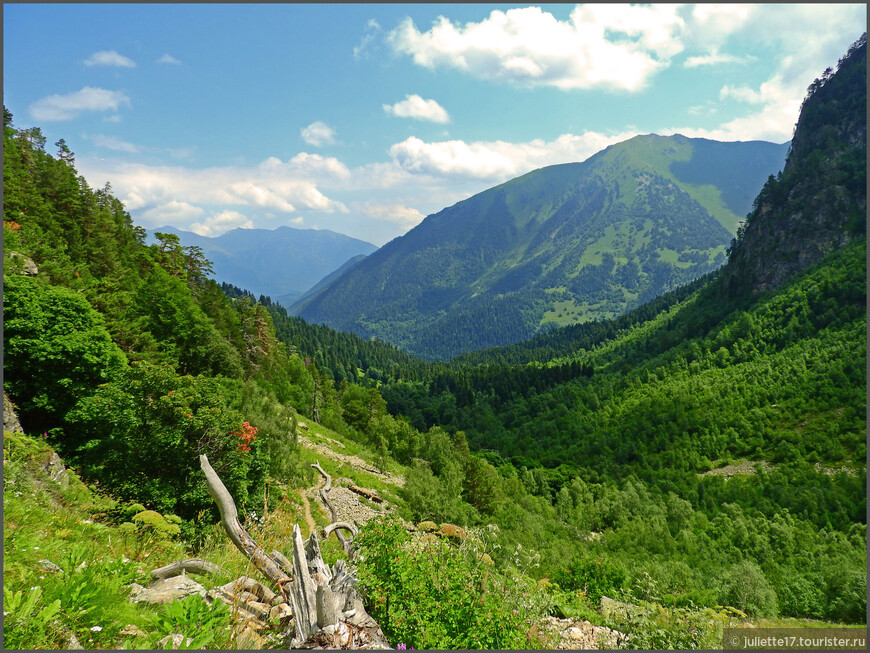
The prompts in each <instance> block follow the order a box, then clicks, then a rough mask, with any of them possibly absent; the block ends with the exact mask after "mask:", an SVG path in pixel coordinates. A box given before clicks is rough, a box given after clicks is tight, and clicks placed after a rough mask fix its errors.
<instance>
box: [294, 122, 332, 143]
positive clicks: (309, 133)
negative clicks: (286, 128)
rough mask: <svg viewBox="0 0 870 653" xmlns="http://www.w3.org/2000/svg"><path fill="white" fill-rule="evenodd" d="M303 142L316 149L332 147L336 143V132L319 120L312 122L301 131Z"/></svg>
mask: <svg viewBox="0 0 870 653" xmlns="http://www.w3.org/2000/svg"><path fill="white" fill-rule="evenodd" d="M300 133H301V134H302V140H304V141H305V142H306V143H308V144H309V145H313V146H314V147H322V146H323V145H332V144H333V143H335V130H334V129H333V128H332V127H330V126H329V125H327V124H326V123H325V122H321V121H319V120H317V121H315V122H312V123H311V124H310V125H308V126H307V127H303V128H302V129H301V130H300Z"/></svg>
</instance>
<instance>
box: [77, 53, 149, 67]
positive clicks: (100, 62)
mask: <svg viewBox="0 0 870 653" xmlns="http://www.w3.org/2000/svg"><path fill="white" fill-rule="evenodd" d="M82 63H84V64H85V65H86V66H116V67H119V68H135V67H136V64H135V63H134V61H133V60H132V59H130V58H129V57H125V56H124V55H123V54H118V53H117V52H115V51H114V50H100V51H99V52H94V53H93V54H92V55H91V56H90V57H88V58H87V59H85V60H84V61H83V62H82Z"/></svg>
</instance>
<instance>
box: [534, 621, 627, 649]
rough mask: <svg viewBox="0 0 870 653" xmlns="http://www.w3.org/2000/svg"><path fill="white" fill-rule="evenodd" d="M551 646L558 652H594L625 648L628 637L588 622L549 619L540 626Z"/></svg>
mask: <svg viewBox="0 0 870 653" xmlns="http://www.w3.org/2000/svg"><path fill="white" fill-rule="evenodd" d="M540 627H541V630H542V632H543V634H544V635H545V636H547V638H548V639H549V645H550V646H551V647H552V648H553V649H555V650H558V651H594V650H598V649H614V648H619V647H621V646H623V645H624V644H625V643H626V642H627V640H628V637H627V636H626V635H625V634H624V633H621V632H619V631H618V630H612V629H610V628H605V627H604V626H596V625H594V624H592V623H590V622H588V621H574V620H571V619H558V618H556V617H547V618H546V619H544V621H543V622H542V623H541V625H540Z"/></svg>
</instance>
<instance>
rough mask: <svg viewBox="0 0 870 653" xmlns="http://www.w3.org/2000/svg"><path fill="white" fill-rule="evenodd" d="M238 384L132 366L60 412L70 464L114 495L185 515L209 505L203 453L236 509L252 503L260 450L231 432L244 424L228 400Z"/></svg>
mask: <svg viewBox="0 0 870 653" xmlns="http://www.w3.org/2000/svg"><path fill="white" fill-rule="evenodd" d="M242 385H243V383H242V382H241V381H234V380H230V379H222V378H211V377H205V376H190V375H186V376H182V375H179V374H177V373H176V372H175V370H174V369H173V368H172V367H171V366H169V365H166V364H152V363H147V362H144V361H143V362H139V363H137V364H135V365H132V366H130V367H129V368H127V369H126V370H124V372H123V373H122V374H120V375H118V378H117V379H116V380H114V381H112V382H111V383H106V384H103V385H101V386H99V387H98V388H97V389H96V391H95V392H94V393H93V394H92V395H90V396H87V397H85V398H83V399H81V400H80V401H79V402H78V403H77V404H76V406H75V408H74V409H73V410H71V411H70V412H69V413H68V414H67V416H66V417H67V423H68V427H67V432H68V434H69V437H70V439H71V440H73V441H74V442H75V445H76V449H75V457H76V461H77V462H78V463H79V464H80V465H82V468H83V470H84V471H85V472H86V473H87V474H88V476H91V477H94V478H96V479H98V480H99V481H100V483H102V484H103V486H105V487H106V488H107V489H108V490H110V491H111V492H112V493H113V494H114V495H116V496H117V497H119V498H121V499H123V500H128V501H139V502H141V503H143V504H146V507H148V508H152V509H154V510H156V511H158V512H161V513H165V512H169V513H174V514H177V515H179V516H181V517H184V518H188V519H190V518H192V517H193V516H195V515H196V514H197V513H198V512H199V511H200V510H210V511H211V510H213V507H214V502H213V500H212V499H211V497H210V496H209V494H208V492H207V490H206V488H205V484H204V483H203V482H202V478H203V477H202V471H201V470H200V466H199V455H200V454H206V455H208V458H209V462H210V463H211V465H212V467H214V469H215V471H217V473H218V474H219V475H220V477H221V480H222V481H223V482H224V484H225V485H226V486H227V489H228V490H229V491H230V493H231V494H232V495H233V498H234V499H235V501H236V504H237V505H238V506H239V508H240V509H244V507H245V506H246V505H248V504H250V503H252V502H256V505H259V504H260V502H261V498H260V496H261V495H260V493H261V492H262V485H263V478H264V474H265V467H266V461H265V460H264V458H265V455H264V453H263V452H261V451H260V445H259V442H258V440H257V439H254V441H253V442H252V443H251V445H250V446H251V451H247V450H245V451H242V450H240V445H241V444H243V443H242V441H241V440H240V439H239V437H237V436H236V435H233V434H234V433H238V432H239V430H240V428H241V426H242V424H243V422H244V421H246V416H245V415H243V413H242V412H240V411H239V410H238V409H236V408H234V407H233V406H232V405H231V399H230V397H232V396H233V394H235V393H239V392H240V391H241V388H242ZM149 504H150V505H149Z"/></svg>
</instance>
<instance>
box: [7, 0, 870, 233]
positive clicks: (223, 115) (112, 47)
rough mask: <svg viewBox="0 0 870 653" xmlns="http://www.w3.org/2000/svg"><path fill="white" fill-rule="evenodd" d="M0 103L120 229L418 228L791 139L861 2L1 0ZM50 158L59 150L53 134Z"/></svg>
mask: <svg viewBox="0 0 870 653" xmlns="http://www.w3.org/2000/svg"><path fill="white" fill-rule="evenodd" d="M3 14H4V20H3V56H4V59H3V68H4V70H3V73H4V76H3V79H4V81H3V87H4V88H3V93H4V103H5V105H6V107H7V109H9V110H10V111H11V112H12V113H13V116H14V118H13V119H14V124H15V126H16V127H19V128H24V127H33V126H37V127H40V128H41V129H42V130H43V133H44V134H45V135H46V137H47V138H48V143H49V144H51V143H54V142H55V141H56V140H57V139H59V138H63V139H65V140H66V142H67V144H68V146H69V147H70V149H71V150H72V151H73V152H74V153H75V154H76V166H77V168H78V169H79V172H80V173H81V174H83V175H84V176H85V178H86V179H87V180H88V182H89V183H90V184H91V186H93V187H102V186H104V185H105V183H106V182H110V183H111V185H112V188H113V189H114V193H115V194H116V195H117V196H118V197H119V198H120V199H121V200H122V201H124V203H125V204H126V206H127V208H128V210H129V211H130V213H131V215H132V216H133V218H134V220H135V221H136V222H137V223H138V224H141V225H142V226H145V227H148V228H153V227H158V226H164V225H168V224H169V225H173V226H176V227H178V228H180V229H186V230H191V231H196V232H197V233H200V234H202V235H211V236H214V235H219V234H220V233H223V232H225V231H227V230H228V229H232V228H235V227H257V228H266V229H273V228H276V227H279V226H284V225H287V226H293V227H299V228H318V229H332V230H334V231H338V232H341V233H345V234H348V235H350V236H353V237H356V238H361V239H363V240H367V241H369V242H372V243H374V244H376V245H382V244H384V243H385V242H387V241H389V240H390V239H392V238H394V237H396V236H399V235H401V234H403V233H405V232H406V231H407V230H408V229H410V228H412V227H413V226H414V225H416V224H418V223H419V222H420V220H422V219H423V218H424V217H425V216H426V215H429V214H431V213H435V212H437V211H439V210H440V209H442V208H444V207H446V206H450V205H452V204H454V203H456V202H458V201H460V200H462V199H465V198H467V197H469V196H471V195H473V194H475V193H478V192H480V191H482V190H485V189H487V188H490V187H492V186H494V185H496V184H498V183H501V182H503V181H506V180H508V179H511V178H513V177H516V176H519V175H521V174H524V173H526V172H528V171H530V170H534V169H536V168H540V167H542V166H545V165H551V164H556V163H565V162H569V161H582V160H584V159H586V158H588V157H589V156H591V155H592V154H594V153H595V152H597V151H599V150H601V149H603V148H604V147H606V146H607V145H609V144H612V143H615V142H619V141H622V140H625V139H627V138H630V137H632V136H634V135H637V134H645V133H658V134H673V133H681V134H684V135H686V136H690V137H703V138H713V139H716V140H723V141H747V140H768V141H773V142H777V143H782V142H785V141H787V140H789V139H790V138H791V134H792V129H793V127H794V123H795V121H796V120H797V116H798V110H799V107H800V103H801V101H802V99H803V97H804V95H805V93H806V88H807V86H808V85H809V84H810V83H811V82H812V81H813V79H815V78H816V77H818V76H820V75H821V73H822V71H823V70H824V69H825V68H826V67H828V66H831V67H836V64H837V60H838V59H839V58H840V57H841V56H842V55H843V54H844V53H845V52H846V50H847V49H848V47H849V45H850V44H851V43H852V42H854V41H855V40H856V39H857V38H858V37H859V36H860V35H861V34H862V33H863V32H864V31H866V25H867V20H866V7H865V5H863V4H818V5H811V4H809V5H808V4H800V5H783V4H761V5H736V4H728V5H676V4H670V5H660V4H654V5H613V4H587V5H569V4H555V5H549V4H544V5H502V4H334V5H330V4H260V5H248V4H151V5H135V4H82V5H77V4H45V5H39V4H5V5H4V7H3ZM48 147H49V149H50V151H52V152H53V151H54V149H53V148H52V146H51V145H49V146H48Z"/></svg>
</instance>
